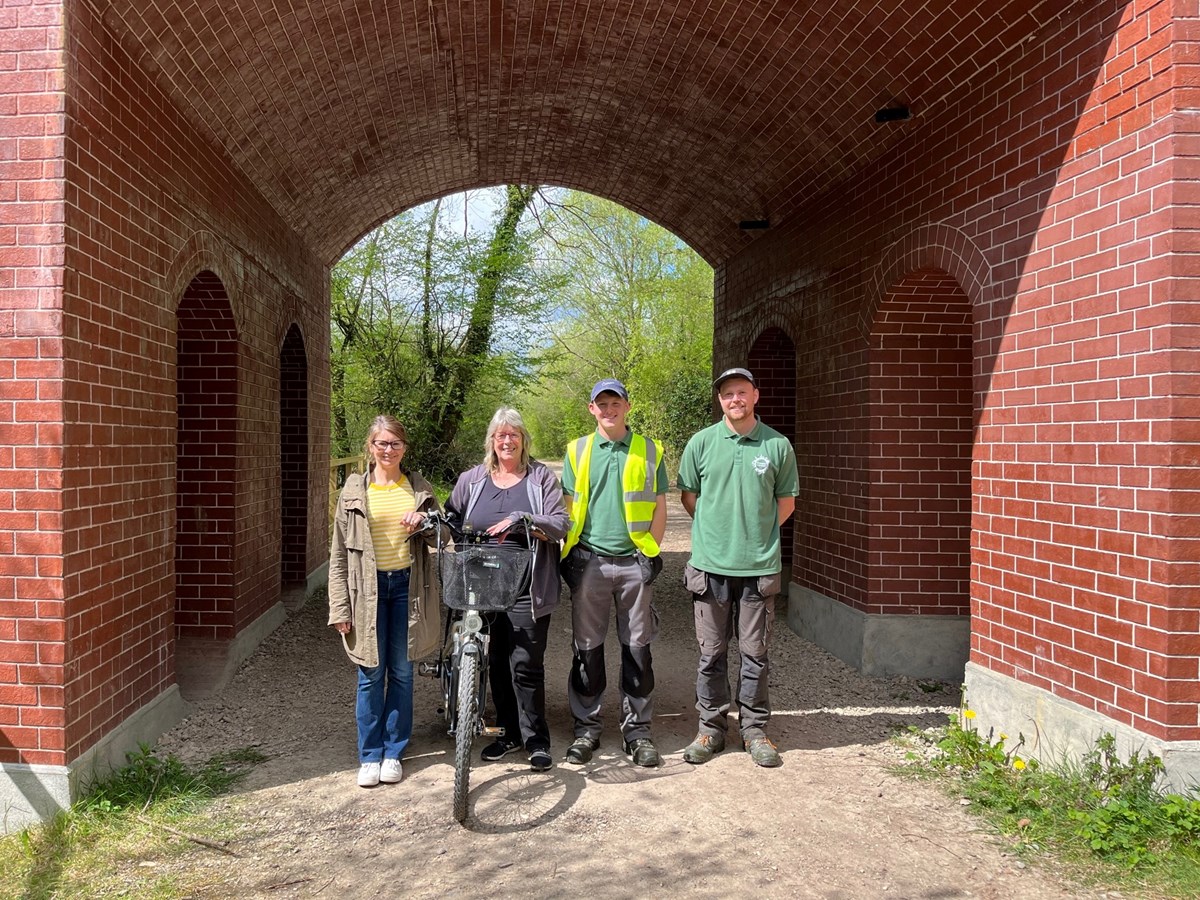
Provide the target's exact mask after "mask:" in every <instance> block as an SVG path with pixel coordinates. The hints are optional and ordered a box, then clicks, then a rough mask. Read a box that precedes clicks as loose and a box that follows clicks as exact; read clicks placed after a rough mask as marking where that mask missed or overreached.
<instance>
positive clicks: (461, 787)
mask: <svg viewBox="0 0 1200 900" xmlns="http://www.w3.org/2000/svg"><path fill="white" fill-rule="evenodd" d="M478 705H479V657H478V656H476V655H474V654H473V653H466V652H464V653H460V654H459V657H458V709H457V710H456V713H457V716H456V718H457V720H458V726H457V729H456V730H455V734H454V818H455V821H458V822H465V821H466V819H467V791H468V790H469V789H470V786H471V745H472V744H473V743H474V741H475V724H476V722H477V720H478V718H479V708H478Z"/></svg>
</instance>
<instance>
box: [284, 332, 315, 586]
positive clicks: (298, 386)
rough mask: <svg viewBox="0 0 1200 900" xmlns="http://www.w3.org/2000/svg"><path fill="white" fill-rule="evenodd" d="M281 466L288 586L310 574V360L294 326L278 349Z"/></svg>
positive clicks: (285, 575) (286, 581)
mask: <svg viewBox="0 0 1200 900" xmlns="http://www.w3.org/2000/svg"><path fill="white" fill-rule="evenodd" d="M279 465H280V480H281V488H282V505H281V527H280V532H281V534H282V545H281V550H280V569H281V582H282V584H283V586H284V587H285V588H287V587H289V586H293V585H297V584H303V583H304V580H305V578H306V577H307V575H308V553H307V549H308V548H307V540H308V361H307V358H306V356H305V352H304V338H303V337H301V335H300V329H299V328H297V327H296V326H295V325H293V326H292V327H291V328H289V329H288V333H287V337H286V338H284V341H283V347H282V348H281V349H280V351H279Z"/></svg>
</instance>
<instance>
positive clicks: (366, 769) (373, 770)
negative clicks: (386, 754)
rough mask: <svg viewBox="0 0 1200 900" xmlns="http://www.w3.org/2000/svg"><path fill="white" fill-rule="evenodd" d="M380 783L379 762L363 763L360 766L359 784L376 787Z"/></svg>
mask: <svg viewBox="0 0 1200 900" xmlns="http://www.w3.org/2000/svg"><path fill="white" fill-rule="evenodd" d="M377 784H379V763H363V764H362V765H361V766H359V767H358V786H359V787H375V785H377Z"/></svg>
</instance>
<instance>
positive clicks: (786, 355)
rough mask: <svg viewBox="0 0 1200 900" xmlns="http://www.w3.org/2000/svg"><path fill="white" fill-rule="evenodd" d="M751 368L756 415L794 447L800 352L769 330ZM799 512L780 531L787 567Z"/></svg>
mask: <svg viewBox="0 0 1200 900" xmlns="http://www.w3.org/2000/svg"><path fill="white" fill-rule="evenodd" d="M747 366H748V367H749V369H750V371H751V372H753V373H754V379H755V381H757V382H758V392H759V396H758V405H757V406H756V407H755V411H756V412H757V413H758V415H759V418H761V419H762V420H763V421H764V422H765V423H766V424H768V425H770V426H771V427H772V428H774V429H775V430H776V431H778V432H779V433H780V434H782V435H783V436H784V437H786V438H787V439H788V440H790V441H792V443H793V444H794V443H795V441H796V348H795V347H794V346H793V345H792V341H791V338H789V337H788V336H787V335H786V334H785V333H784V332H783V331H782V330H781V329H779V328H775V327H773V326H772V327H769V328H767V329H766V330H764V331H763V332H762V334H760V335H758V337H756V338H755V339H754V343H753V344H752V345H751V346H750V354H749V357H748V358H747ZM800 514H801V511H800V510H796V513H794V514H793V517H792V518H791V519H788V521H787V522H785V523H784V524H783V527H782V528H781V529H780V530H779V538H780V543H781V545H782V547H781V550H782V556H783V559H782V562H783V565H784V566H785V567H786V566H790V565H791V564H792V535H793V531H794V529H795V519H796V516H797V515H800Z"/></svg>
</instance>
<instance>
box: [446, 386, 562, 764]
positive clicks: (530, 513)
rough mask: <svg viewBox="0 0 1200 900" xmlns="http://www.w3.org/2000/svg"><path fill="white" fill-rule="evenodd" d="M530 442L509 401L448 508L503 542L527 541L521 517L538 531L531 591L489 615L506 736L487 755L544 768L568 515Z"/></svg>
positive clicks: (495, 692)
mask: <svg viewBox="0 0 1200 900" xmlns="http://www.w3.org/2000/svg"><path fill="white" fill-rule="evenodd" d="M529 443H530V441H529V432H528V431H527V430H526V429H525V423H524V421H523V420H522V419H521V414H520V413H518V412H517V411H516V410H515V409H510V408H509V407H506V406H502V407H500V409H498V410H496V414H495V415H494V416H492V421H491V423H490V424H489V425H488V430H487V436H486V437H485V438H484V441H483V462H482V463H481V464H480V465H478V466H475V467H474V468H473V469H469V470H468V471H466V472H463V474H462V475H460V476H459V477H458V483H457V484H456V485H455V486H454V490H453V491H452V492H451V494H450V499H449V500H447V501H446V508H447V510H448V512H449V513H450V515H452V516H454V517H456V518H457V519H458V520H459V521H460V524H461V525H463V526H467V527H470V528H471V529H472V530H474V531H486V532H487V533H488V534H491V535H502V534H503V535H504V539H505V540H516V541H521V542H522V543H523V542H524V541H525V531H524V529H521V528H514V527H513V526H514V525H516V524H517V523H518V522H520V521H521V520H522V519H525V520H527V521H528V522H529V523H530V525H532V526H533V527H534V528H536V529H537V532H536V535H537V536H536V540H537V547H536V551H535V554H534V561H533V573H532V579H531V584H530V589H529V594H528V596H525V597H522V598H520V599H519V600H517V603H516V605H515V606H513V608H512V609H510V610H509V611H508V612H502V613H494V614H491V616H490V620H489V633H490V634H491V647H492V650H491V656H492V659H493V660H494V664H493V665H491V666H490V667H489V670H488V672H489V682H490V685H491V691H492V701H493V703H494V704H495V706H496V724H497V725H499V726H500V727H501V728H503V729H504V736H503V737H501V738H499V739H497V740H496V741H494V742H493V743H491V744H489V745H488V746H487V747H485V748H484V749H483V753H482V756H483V758H484V759H485V760H488V761H491V760H497V759H501V758H503V757H504V756H507V755H508V754H509V753H514V752H517V751H522V750H523V751H524V752H525V753H527V754H528V757H529V765H530V767H531V768H532V769H533V770H534V771H535V772H544V771H546V770H547V769H549V768H550V766H551V765H552V764H553V761H552V759H551V756H550V729H549V726H547V724H546V677H545V667H544V665H543V659H544V657H545V655H546V636H547V635H548V634H549V631H550V613H551V611H552V610H553V609H554V607H555V606H556V605H557V603H558V584H559V582H558V555H559V544H558V542H559V541H561V540H562V539H563V537H564V536H565V535H566V533H567V526H568V524H569V522H570V519H569V518H568V516H567V510H566V506H565V505H564V504H563V493H562V487H561V486H560V485H559V483H558V478H557V477H556V476H555V475H554V473H553V472H551V471H550V470H549V469H548V468H546V466H545V465H543V464H542V463H540V462H538V461H537V460H535V459H533V458H532V457H530V455H529ZM506 659H507V661H508V665H507V666H506V665H504V664H503V661H504V660H506Z"/></svg>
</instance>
